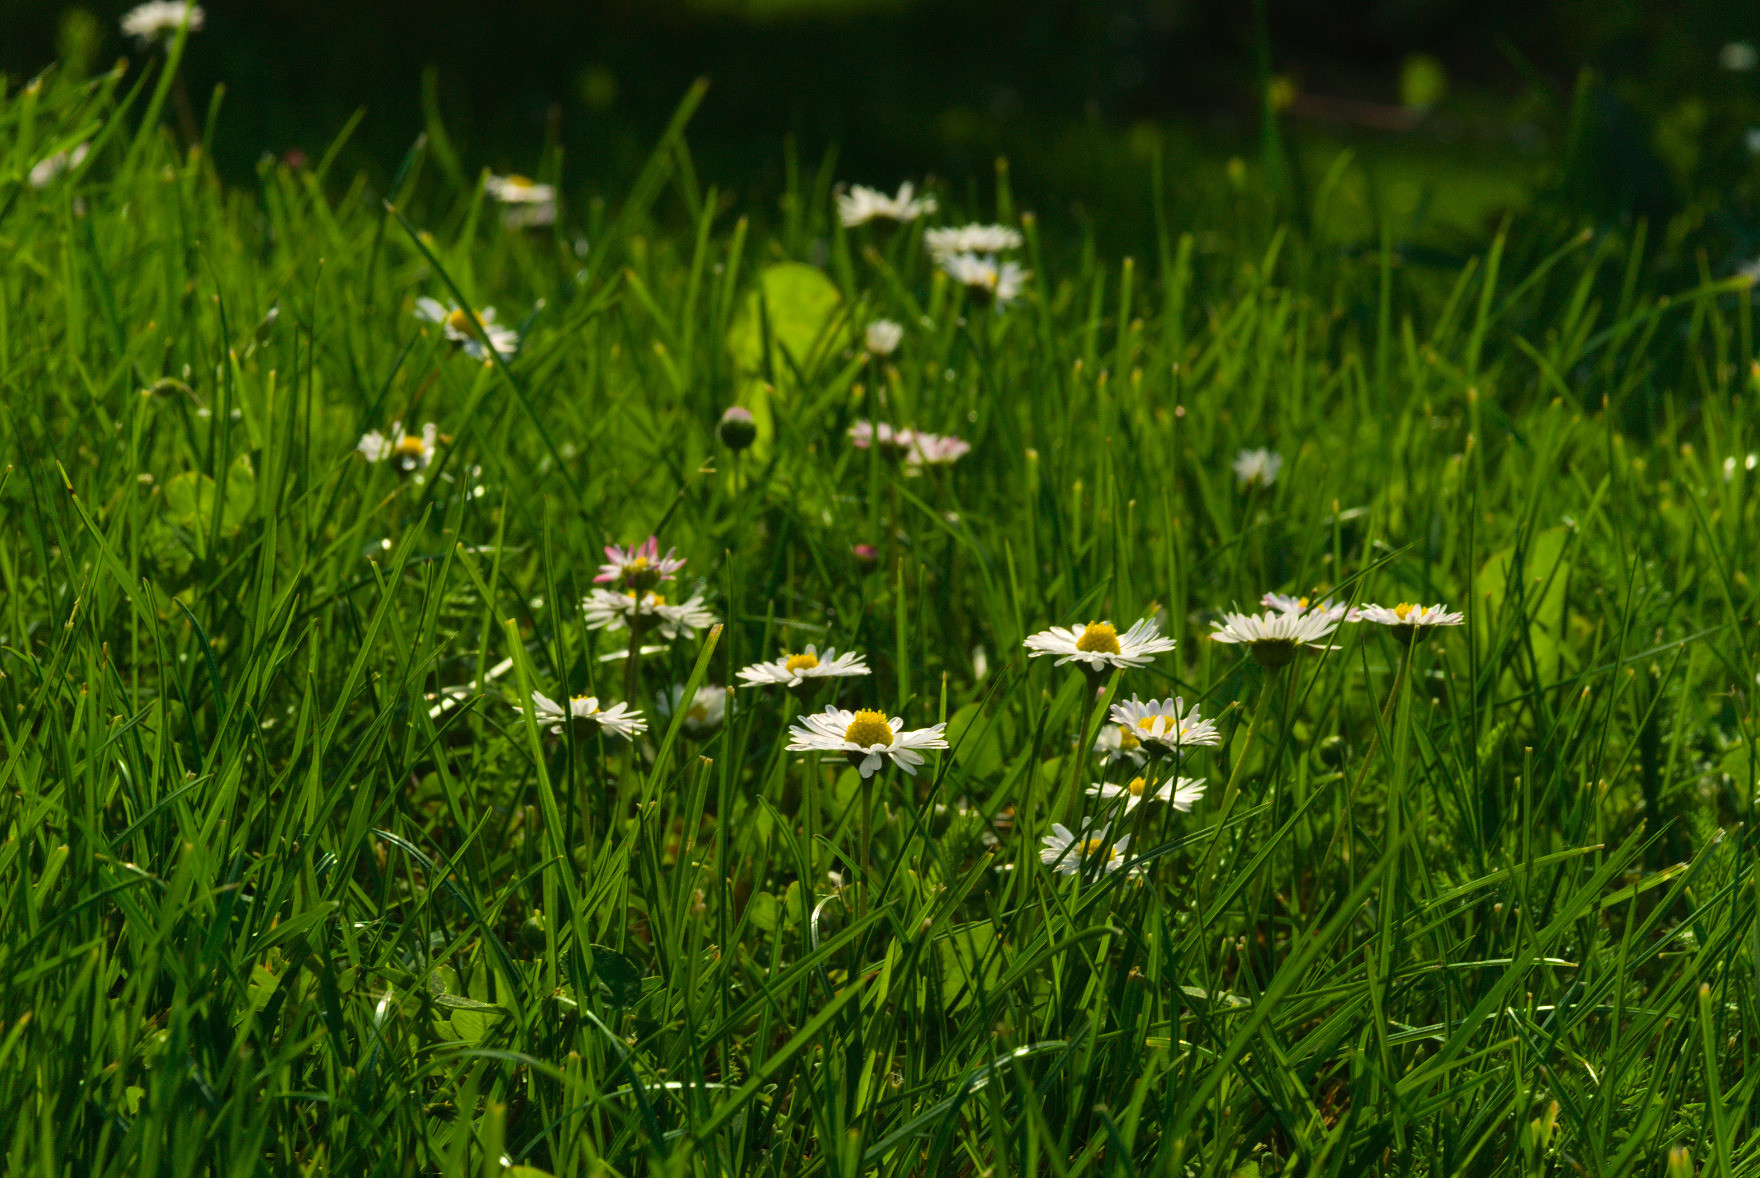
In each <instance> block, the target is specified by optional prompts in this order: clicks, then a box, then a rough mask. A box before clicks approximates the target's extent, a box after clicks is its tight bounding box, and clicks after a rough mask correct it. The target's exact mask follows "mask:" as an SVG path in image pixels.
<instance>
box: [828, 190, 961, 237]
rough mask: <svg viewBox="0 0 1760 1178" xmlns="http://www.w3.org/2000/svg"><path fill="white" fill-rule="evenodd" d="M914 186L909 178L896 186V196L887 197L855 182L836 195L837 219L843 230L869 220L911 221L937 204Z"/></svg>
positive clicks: (930, 211) (933, 208)
mask: <svg viewBox="0 0 1760 1178" xmlns="http://www.w3.org/2000/svg"><path fill="white" fill-rule="evenodd" d="M916 192H917V188H916V185H914V184H912V183H911V182H910V181H909V180H906V181H905V182H904V183H902V184H900V185H899V186H898V195H897V196H887V195H886V194H885V193H884V192H881V191H880V190H879V189H878V188H869V187H867V186H866V185H864V184H857V185H855V186H854V187H852V188H851V189H850V190H849V191H848V192H840V193H838V194H837V219H838V220H839V221H842V222H843V227H844V228H845V229H854V228H855V227H856V226H858V225H866V224H867V223H868V222H869V221H874V220H880V219H885V220H888V221H915V220H916V219H917V218H918V217H921V216H923V215H924V214H926V213H932V212H934V211H935V210H936V208H938V207H939V206H938V205H937V204H936V203H935V198H934V197H932V196H928V195H924V196H917V195H916Z"/></svg>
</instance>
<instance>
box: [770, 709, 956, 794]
mask: <svg viewBox="0 0 1760 1178" xmlns="http://www.w3.org/2000/svg"><path fill="white" fill-rule="evenodd" d="M945 727H946V725H944V724H934V725H931V726H929V727H928V728H916V729H907V728H906V727H905V726H904V721H903V720H902V719H900V718H899V717H897V716H894V717H893V718H892V719H890V720H888V719H887V718H886V713H885V712H871V711H866V710H863V711H859V712H846V711H844V710H843V709H842V708H835V707H831V706H830V705H827V706H826V708H825V710H824V711H823V712H814V713H812V714H810V715H806V716H802V717H801V718H800V719H798V720H796V721H795V722H794V727H793V728H791V729H790V730H789V734H788V735H789V741H788V750H789V751H790V752H794V753H799V752H827V753H843V754H844V755H845V756H847V757H848V758H849V763H850V764H851V765H853V766H855V768H856V769H857V771H859V772H860V773H861V775H862V776H863V777H872V776H874V774H876V773H878V772H879V771H880V770H881V769H883V768H885V767H886V762H887V761H889V760H890V761H891V762H892V763H893V764H895V765H897V766H898V767H899V768H900V769H903V770H904V771H905V772H906V773H909V774H912V775H913V776H914V775H915V774H916V771H917V766H918V765H921V764H922V763H923V754H924V753H925V752H928V751H929V750H931V749H944V748H946V747H947V741H945V740H944V739H942V736H941V732H942V729H943V728H945Z"/></svg>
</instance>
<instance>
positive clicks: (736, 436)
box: [715, 405, 758, 454]
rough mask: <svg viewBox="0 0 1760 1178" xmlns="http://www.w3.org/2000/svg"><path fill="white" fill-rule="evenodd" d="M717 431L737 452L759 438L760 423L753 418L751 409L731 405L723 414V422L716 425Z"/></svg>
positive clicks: (730, 447)
mask: <svg viewBox="0 0 1760 1178" xmlns="http://www.w3.org/2000/svg"><path fill="white" fill-rule="evenodd" d="M715 432H716V433H718V434H720V435H721V442H722V444H723V445H724V446H726V447H727V448H728V449H729V450H732V451H733V452H734V453H736V454H737V453H738V452H739V451H741V450H744V449H745V448H746V447H747V446H750V445H751V444H752V443H753V442H755V441H756V440H757V438H758V423H757V422H755V421H753V420H752V411H751V410H750V409H747V408H745V407H744V406H742V405H730V406H728V408H727V412H726V413H723V414H722V415H721V424H720V425H718V426H716V427H715Z"/></svg>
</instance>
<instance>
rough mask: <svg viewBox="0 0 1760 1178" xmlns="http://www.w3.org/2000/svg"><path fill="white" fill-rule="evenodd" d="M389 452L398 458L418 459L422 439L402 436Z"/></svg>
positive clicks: (420, 453) (411, 435)
mask: <svg viewBox="0 0 1760 1178" xmlns="http://www.w3.org/2000/svg"><path fill="white" fill-rule="evenodd" d="M391 452H392V453H393V454H395V455H397V457H399V458H420V457H421V456H422V439H421V438H419V437H417V436H416V435H415V434H404V435H403V437H401V438H399V439H398V441H397V445H396V446H394V447H392V450H391Z"/></svg>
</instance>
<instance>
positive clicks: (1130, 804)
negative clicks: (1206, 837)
mask: <svg viewBox="0 0 1760 1178" xmlns="http://www.w3.org/2000/svg"><path fill="white" fill-rule="evenodd" d="M1088 792H1089V793H1091V794H1093V795H1094V796H1096V797H1098V798H1101V799H1104V800H1112V799H1116V798H1123V799H1125V803H1124V808H1125V809H1126V810H1134V809H1136V807H1137V806H1139V805H1141V804H1142V803H1143V802H1146V801H1147V802H1166V803H1167V804H1169V805H1170V806H1172V807H1173V808H1174V809H1175V810H1178V811H1179V812H1180V813H1181V814H1184V813H1185V812H1186V811H1188V810H1190V809H1191V808H1192V807H1193V806H1194V805H1196V804H1197V801H1198V799H1199V798H1201V797H1203V796H1204V779H1203V778H1202V777H1176V778H1174V780H1172V781H1169V782H1167V783H1166V784H1164V785H1163V786H1162V787H1161V788H1160V789H1156V790H1151V789H1150V788H1149V782H1148V779H1147V778H1143V777H1133V778H1131V779H1130V781H1129V782H1127V783H1126V784H1124V785H1110V784H1108V783H1106V782H1104V781H1096V782H1095V783H1094V787H1093V788H1092V789H1090V790H1089V791H1088Z"/></svg>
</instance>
